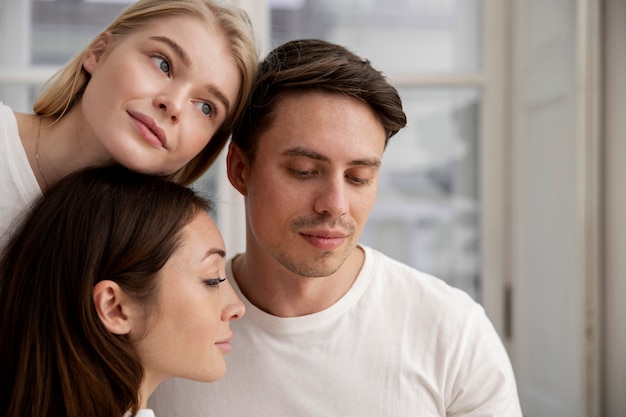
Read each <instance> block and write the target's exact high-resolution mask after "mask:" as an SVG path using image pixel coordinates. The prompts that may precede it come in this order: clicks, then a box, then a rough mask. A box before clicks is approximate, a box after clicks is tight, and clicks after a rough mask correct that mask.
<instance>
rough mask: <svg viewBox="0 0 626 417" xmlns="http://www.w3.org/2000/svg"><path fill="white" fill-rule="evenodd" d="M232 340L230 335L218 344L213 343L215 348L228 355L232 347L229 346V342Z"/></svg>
mask: <svg viewBox="0 0 626 417" xmlns="http://www.w3.org/2000/svg"><path fill="white" fill-rule="evenodd" d="M231 340H233V335H232V333H231V334H230V336H228V337H227V338H226V339H223V340H220V341H219V342H215V344H216V345H217V347H218V348H219V349H220V350H221V351H222V352H224V353H228V352H230V351H231V349H232V347H231V345H230V341H231Z"/></svg>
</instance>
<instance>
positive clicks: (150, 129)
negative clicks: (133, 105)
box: [128, 111, 167, 148]
mask: <svg viewBox="0 0 626 417" xmlns="http://www.w3.org/2000/svg"><path fill="white" fill-rule="evenodd" d="M128 114H129V115H130V117H131V120H132V122H133V124H134V125H135V128H136V129H137V130H138V131H139V133H140V134H141V136H142V137H143V138H144V139H145V140H146V142H148V143H150V144H151V145H152V146H154V147H157V148H167V136H166V135H165V131H164V130H163V129H161V127H160V126H159V125H158V124H156V122H155V121H154V119H152V118H151V117H150V116H147V115H145V114H143V113H139V112H133V111H129V112H128Z"/></svg>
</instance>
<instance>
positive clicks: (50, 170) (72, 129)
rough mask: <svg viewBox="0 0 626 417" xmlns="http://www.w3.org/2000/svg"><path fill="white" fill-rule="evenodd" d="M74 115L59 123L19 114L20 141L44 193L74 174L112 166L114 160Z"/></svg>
mask: <svg viewBox="0 0 626 417" xmlns="http://www.w3.org/2000/svg"><path fill="white" fill-rule="evenodd" d="M73 112H74V110H72V111H71V112H70V113H68V114H66V115H65V116H64V117H62V118H61V119H59V120H56V121H55V120H53V119H51V118H45V117H41V118H40V116H38V115H32V114H28V115H27V114H18V113H16V119H17V122H18V128H19V133H20V138H21V139H22V141H23V144H24V149H26V152H27V155H28V158H29V161H30V163H31V168H32V170H33V172H34V173H35V176H36V177H37V180H38V182H39V184H40V186H41V188H42V190H45V189H46V188H47V187H48V186H52V185H53V184H55V183H56V182H58V181H59V180H60V179H62V178H64V177H66V176H67V175H69V174H71V173H72V172H75V171H78V170H80V169H83V168H86V167H88V166H94V165H105V164H107V163H110V156H108V154H107V152H106V151H105V150H104V149H103V148H102V147H100V146H99V145H98V143H99V142H98V141H97V140H95V138H94V135H93V133H89V132H87V131H84V129H83V128H81V126H82V125H84V123H80V121H79V120H78V115H77V113H76V115H75V114H73Z"/></svg>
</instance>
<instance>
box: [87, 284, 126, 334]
mask: <svg viewBox="0 0 626 417" xmlns="http://www.w3.org/2000/svg"><path fill="white" fill-rule="evenodd" d="M127 299H128V297H127V295H126V293H125V292H124V291H123V290H122V288H121V287H120V286H119V285H118V284H117V283H116V282H113V281H109V280H104V281H100V282H98V283H97V284H96V285H95V286H94V288H93V301H94V304H95V307H96V311H97V312H98V316H99V317H100V320H101V321H102V324H104V327H106V329H107V330H108V331H109V332H111V333H113V334H119V335H122V334H128V333H129V332H130V329H131V323H130V318H129V317H128V314H127V311H126V310H127V308H126V305H125V303H126V300H127Z"/></svg>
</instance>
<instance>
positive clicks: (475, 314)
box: [150, 248, 522, 417]
mask: <svg viewBox="0 0 626 417" xmlns="http://www.w3.org/2000/svg"><path fill="white" fill-rule="evenodd" d="M364 250H365V253H366V256H365V263H364V265H363V268H362V270H361V272H360V273H359V275H358V277H357V279H356V281H355V283H354V284H353V286H352V288H351V289H350V290H349V291H348V292H347V293H346V294H345V296H344V297H342V298H341V299H340V300H339V301H337V302H336V303H335V304H334V305H332V306H331V307H329V308H327V309H326V310H323V311H321V312H319V313H315V314H311V315H307V316H302V317H293V318H280V317H275V316H272V315H270V314H267V313H265V312H263V311H261V310H259V309H258V308H256V307H255V306H253V305H252V304H251V303H250V302H249V301H248V300H247V299H246V298H245V297H244V296H243V295H242V294H241V291H240V290H239V288H238V287H237V285H236V283H235V282H232V281H231V282H232V283H233V287H234V288H235V291H236V292H237V294H238V295H239V297H240V298H241V299H242V300H243V301H244V303H245V305H246V308H247V312H246V314H245V316H244V317H243V318H242V319H240V320H237V321H235V322H233V323H232V328H233V332H234V334H235V337H234V340H233V350H232V352H231V353H230V354H229V355H228V356H227V357H226V358H227V359H226V360H227V371H226V375H225V377H224V378H222V379H221V380H219V381H216V382H213V383H208V384H203V383H197V382H192V381H186V380H182V379H172V380H169V381H165V382H164V383H162V384H161V386H160V387H159V388H157V390H156V391H155V392H154V393H153V395H152V397H151V400H150V405H151V407H152V408H153V409H154V410H155V411H156V412H157V413H158V414H159V415H162V416H183V415H184V416H186V417H200V416H216V417H217V416H220V417H222V416H228V417H249V416H255V417H265V416H267V417H270V416H271V417H281V416H282V417H294V416H307V417H313V416H320V417H329V416H333V417H339V416H341V417H347V416H353V417H368V416H371V417H381V416H384V417H393V416H396V417H410V416H419V417H431V416H481V417H488V416H493V417H496V416H497V417H521V415H522V414H521V410H520V404H519V399H518V394H517V388H516V383H515V378H514V375H513V371H512V368H511V364H510V361H509V358H508V356H507V354H506V351H505V349H504V347H503V345H502V343H501V341H500V339H499V337H498V335H497V333H496V332H495V329H494V328H493V326H492V324H491V322H490V321H489V320H488V318H487V317H486V316H485V313H484V310H483V308H482V307H481V306H480V305H479V304H477V303H476V302H474V301H473V300H472V299H471V298H470V297H469V296H468V295H467V294H466V293H464V292H462V291H460V290H458V289H455V288H452V287H450V286H449V285H447V284H446V283H445V282H443V281H442V280H439V279H437V278H435V277H432V276H430V275H426V274H423V273H421V272H418V271H416V270H415V269H412V268H410V267H408V266H406V265H404V264H402V263H400V262H397V261H394V260H392V259H391V258H389V257H387V256H385V255H383V254H381V253H379V252H377V251H375V250H373V249H371V248H364ZM231 262H232V261H231ZM231 262H229V263H228V271H227V272H228V275H229V276H232V269H231V268H232V266H231Z"/></svg>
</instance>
